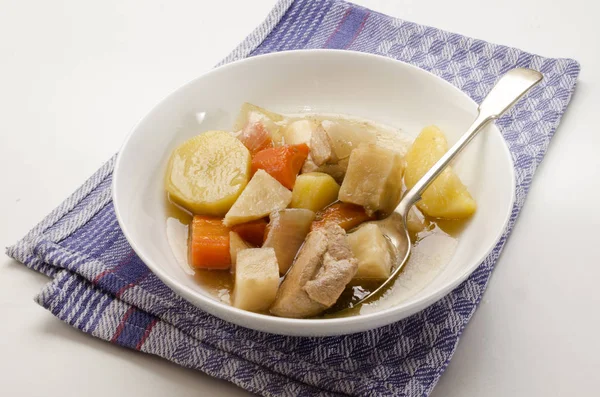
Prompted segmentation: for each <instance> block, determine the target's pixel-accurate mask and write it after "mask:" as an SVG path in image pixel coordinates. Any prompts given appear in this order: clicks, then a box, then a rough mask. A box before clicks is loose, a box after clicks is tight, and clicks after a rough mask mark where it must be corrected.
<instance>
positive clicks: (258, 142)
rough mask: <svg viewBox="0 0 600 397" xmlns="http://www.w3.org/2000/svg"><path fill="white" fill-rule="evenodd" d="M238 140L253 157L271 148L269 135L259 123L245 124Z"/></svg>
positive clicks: (271, 143) (271, 142)
mask: <svg viewBox="0 0 600 397" xmlns="http://www.w3.org/2000/svg"><path fill="white" fill-rule="evenodd" d="M238 139H239V140H240V141H242V143H243V144H244V146H246V148H247V149H248V150H249V151H250V153H251V154H253V155H254V154H256V153H258V152H260V151H261V150H265V149H268V148H271V147H273V140H272V139H271V134H270V133H269V131H268V130H267V129H266V128H265V126H264V125H263V123H261V122H256V123H248V124H246V126H245V127H244V129H243V130H242V132H241V134H240V135H239V136H238Z"/></svg>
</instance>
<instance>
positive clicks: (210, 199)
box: [165, 131, 250, 216]
mask: <svg viewBox="0 0 600 397" xmlns="http://www.w3.org/2000/svg"><path fill="white" fill-rule="evenodd" d="M248 179H250V152H248V149H246V147H245V146H244V145H243V144H242V143H241V142H240V141H239V140H237V139H235V138H234V137H232V136H231V135H230V134H228V133H227V132H224V131H208V132H205V133H203V134H200V135H198V136H195V137H193V138H191V139H189V140H187V141H185V142H184V143H183V144H181V145H180V146H179V147H177V148H176V149H175V150H174V151H173V153H172V154H171V158H170V160H169V164H168V166H167V173H166V176H165V188H166V190H167V192H168V194H169V197H170V198H171V200H173V201H174V202H175V203H177V204H179V205H181V206H182V207H184V208H186V209H188V210H189V211H191V212H193V213H195V214H198V215H211V216H223V215H224V214H225V213H226V212H227V211H228V210H229V209H230V208H231V206H232V205H233V203H234V202H235V201H236V199H237V198H238V197H239V195H240V194H241V193H242V190H243V189H244V187H246V184H247V183H248Z"/></svg>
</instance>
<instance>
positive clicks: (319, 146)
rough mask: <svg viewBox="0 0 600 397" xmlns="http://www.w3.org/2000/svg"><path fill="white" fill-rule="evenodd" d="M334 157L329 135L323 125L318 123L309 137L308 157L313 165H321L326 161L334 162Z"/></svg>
mask: <svg viewBox="0 0 600 397" xmlns="http://www.w3.org/2000/svg"><path fill="white" fill-rule="evenodd" d="M334 157H335V156H334V155H333V152H332V150H331V142H330V141H329V136H328V135H327V133H326V132H325V129H324V128H323V126H322V125H319V126H318V127H317V128H315V130H314V131H313V133H312V136H311V137H310V158H311V160H312V161H313V163H314V164H315V165H317V166H321V165H323V164H325V163H327V162H336V161H335V160H337V159H335V158H334Z"/></svg>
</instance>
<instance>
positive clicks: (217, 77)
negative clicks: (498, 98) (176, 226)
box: [113, 50, 514, 335]
mask: <svg viewBox="0 0 600 397" xmlns="http://www.w3.org/2000/svg"><path fill="white" fill-rule="evenodd" d="M243 102H252V103H255V104H258V105H260V106H263V107H266V108H267V109H270V110H273V111H276V112H281V113H299V112H324V113H342V114H349V115H353V116H359V117H364V118H367V119H370V120H373V121H376V122H380V123H384V124H387V125H390V126H393V127H398V128H401V129H402V130H403V131H404V132H406V133H408V134H409V135H412V136H416V135H417V134H418V133H419V131H420V130H421V129H422V128H423V127H424V126H426V125H429V124H436V125H438V126H439V127H440V128H441V129H442V130H443V131H444V132H445V133H446V135H447V137H448V140H449V143H450V144H452V143H453V142H454V141H455V140H456V139H458V137H459V136H460V135H461V134H462V133H463V132H464V131H465V130H466V128H467V127H468V126H469V125H470V123H471V122H472V120H473V119H474V118H475V115H476V104H475V103H474V102H473V101H471V100H470V99H469V98H468V97H467V96H466V95H464V94H463V93H462V92H460V91H459V90H458V89H456V88H454V87H453V86H451V85H450V84H448V83H446V82H445V81H443V80H442V79H440V78H437V77H435V76H433V75H431V74H429V73H427V72H425V71H422V70H420V69H418V68H415V67H412V66H410V65H406V64H403V63H400V62H397V61H393V60H390V59H387V58H383V57H378V56H373V55H368V54H361V53H354V52H348V51H323V50H321V51H319V50H313V51H292V52H286V53H278V54H271V55H266V56H260V57H255V58H250V59H246V60H243V61H240V62H236V63H233V64H230V65H227V66H224V67H221V68H218V69H215V70H213V71H211V72H209V73H207V74H205V75H203V76H201V77H199V78H197V79H196V80H194V81H192V82H190V83H188V84H186V85H185V86H183V87H181V88H180V89H178V90H177V91H176V92H174V93H173V94H171V95H170V96H169V97H167V98H166V99H165V100H163V101H162V102H161V103H159V104H158V105H157V106H156V107H155V108H154V109H153V110H151V111H150V113H149V114H148V115H147V116H146V117H145V118H144V119H143V120H142V121H141V122H140V123H139V124H138V125H137V126H136V127H135V128H134V130H133V131H132V132H131V134H130V135H129V137H128V138H127V140H126V142H125V144H124V145H123V147H122V149H121V151H120V153H119V157H118V160H117V165H116V167H115V172H114V182H113V188H114V191H113V198H114V205H115V210H116V213H117V217H118V219H119V223H120V225H121V228H122V229H123V232H124V233H125V236H126V237H127V239H128V241H129V242H130V243H131V245H132V247H133V248H134V250H135V251H136V253H137V254H138V255H139V256H140V257H141V259H142V260H143V261H144V262H145V263H146V264H147V265H148V266H149V267H150V269H151V270H152V271H153V272H154V273H155V274H156V275H157V276H158V277H160V278H161V279H162V280H163V281H164V282H165V283H166V284H167V285H169V286H170V287H171V288H173V289H174V290H175V291H176V292H178V293H179V294H181V295H182V296H183V297H184V298H186V299H188V300H189V301H191V302H192V303H193V304H195V305H197V306H199V307H200V308H202V309H203V310H206V311H208V312H210V313H212V314H215V315H217V316H219V317H221V318H223V319H225V320H228V321H231V322H234V323H237V324H240V325H243V326H247V327H250V328H254V329H258V330H263V331H269V332H275V333H281V334H294V335H331V334H340V333H350V332H357V331H362V330H365V329H368V328H374V327H376V326H381V325H384V324H386V323H390V322H392V321H396V320H399V319H401V318H403V317H406V316H408V315H410V314H412V313H414V312H416V311H418V310H420V309H423V308H424V307H426V306H428V305H430V304H431V303H433V302H435V301H436V300H437V299H439V298H441V297H442V296H443V295H445V294H446V293H448V292H449V291H450V290H451V289H452V288H453V287H454V286H456V285H458V284H459V283H460V282H461V281H462V280H464V279H465V278H466V277H467V276H468V275H469V274H470V273H471V272H472V271H473V270H474V269H475V268H476V267H477V265H478V264H479V263H480V262H481V261H482V260H483V259H484V258H485V256H486V255H487V254H488V253H489V251H490V250H491V249H492V248H493V246H494V245H495V243H496V242H497V240H498V239H499V237H500V235H501V233H502V232H503V230H504V227H505V225H506V222H507V220H508V217H509V215H510V211H511V208H512V203H513V197H514V172H513V166H512V161H511V157H510V154H509V152H508V149H507V147H506V144H505V143H504V140H503V138H502V136H501V134H500V132H499V131H498V129H497V128H496V127H495V126H489V127H487V129H486V130H484V131H483V132H482V133H481V134H480V135H479V136H478V137H477V138H476V139H475V140H474V141H473V142H472V143H471V145H470V146H469V147H468V148H467V149H466V150H465V151H464V152H463V154H462V155H461V156H460V158H459V159H458V160H457V162H456V163H455V169H456V170H457V172H458V173H459V175H460V177H461V179H462V180H463V182H465V184H467V185H468V187H469V189H470V191H471V193H472V195H473V196H474V198H475V199H476V200H477V203H478V211H477V213H476V215H475V216H474V217H473V219H472V220H471V221H470V222H469V224H468V226H467V227H466V228H465V229H464V231H463V232H462V234H461V236H460V238H459V242H458V246H457V248H456V251H455V253H454V255H453V257H452V259H451V261H450V262H449V263H448V264H447V265H446V266H445V267H444V268H443V269H441V271H440V272H439V273H438V274H437V275H436V276H435V277H434V278H433V279H432V280H431V281H430V282H429V283H428V284H427V285H426V286H425V287H424V288H422V289H421V290H420V291H419V292H417V293H415V294H413V296H412V297H410V298H409V299H407V300H404V301H402V302H399V303H398V304H397V305H395V306H394V307H391V308H388V309H385V310H381V311H376V312H373V313H372V314H369V315H361V316H356V317H350V318H345V319H335V320H291V319H281V318H276V317H271V316H265V315H259V314H254V313H249V312H245V311H241V310H237V309H235V308H233V307H230V306H228V305H225V304H222V303H220V302H218V301H216V300H215V299H213V298H212V297H211V296H210V295H209V294H208V293H207V292H206V291H204V290H203V289H202V288H201V287H200V286H199V285H198V284H197V283H196V282H195V281H194V278H193V277H190V275H189V274H187V273H186V272H185V271H184V269H182V267H181V266H180V265H179V264H178V262H177V261H176V259H175V257H174V255H173V253H172V249H171V247H170V245H169V243H168V240H167V236H166V227H165V221H166V212H165V211H166V210H165V200H164V197H165V193H164V189H163V180H164V172H165V166H166V162H167V160H168V157H169V155H170V153H171V151H172V150H173V149H174V148H175V147H176V146H177V145H178V144H180V143H182V142H183V141H185V140H186V139H188V138H190V137H192V136H194V135H196V134H199V133H201V132H203V131H207V130H211V129H224V130H229V129H231V128H232V125H233V121H234V118H235V116H236V115H237V112H238V111H239V109H240V106H241V104H242V103H243ZM336 322H337V323H343V324H344V327H338V326H336V325H335V324H334V323H336Z"/></svg>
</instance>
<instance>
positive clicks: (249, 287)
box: [233, 248, 279, 312]
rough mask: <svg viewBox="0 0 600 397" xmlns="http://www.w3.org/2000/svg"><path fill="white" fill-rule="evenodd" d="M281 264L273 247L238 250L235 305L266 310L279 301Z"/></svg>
mask: <svg viewBox="0 0 600 397" xmlns="http://www.w3.org/2000/svg"><path fill="white" fill-rule="evenodd" d="M278 288H279V267H278V266H277V258H276V257H275V250H274V249H273V248H249V249H245V250H242V251H240V252H238V255H237V264H236V269H235V284H234V287H233V306H234V307H237V308H239V309H244V310H250V311H253V312H260V311H265V310H267V309H268V308H269V306H271V304H272V303H273V302H274V301H275V296H276V295H277V289H278Z"/></svg>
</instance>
